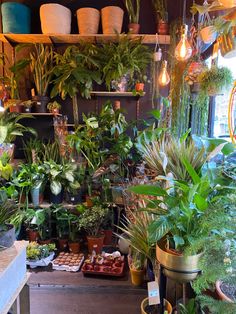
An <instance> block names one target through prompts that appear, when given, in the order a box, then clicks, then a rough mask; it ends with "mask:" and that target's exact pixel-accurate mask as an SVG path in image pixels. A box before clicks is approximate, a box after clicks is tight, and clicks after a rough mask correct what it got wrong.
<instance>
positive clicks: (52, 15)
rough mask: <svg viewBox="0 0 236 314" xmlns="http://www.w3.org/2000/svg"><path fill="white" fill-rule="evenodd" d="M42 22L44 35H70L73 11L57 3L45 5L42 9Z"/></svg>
mask: <svg viewBox="0 0 236 314" xmlns="http://www.w3.org/2000/svg"><path fill="white" fill-rule="evenodd" d="M40 20H41V28H42V33H43V34H70V32H71V11H70V10H69V9H68V8H66V7H64V6H63V5H60V4H57V3H49V4H43V5H41V7H40Z"/></svg>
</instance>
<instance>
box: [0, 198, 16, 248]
mask: <svg viewBox="0 0 236 314" xmlns="http://www.w3.org/2000/svg"><path fill="white" fill-rule="evenodd" d="M16 211H17V207H16V206H15V204H14V203H13V202H11V201H7V200H5V201H3V202H1V203H0V248H1V250H2V249H6V248H9V247H11V246H12V245H13V244H14V241H15V227H14V226H13V225H11V224H9V223H8V222H9V220H10V219H11V218H12V217H13V216H14V215H15V213H16Z"/></svg>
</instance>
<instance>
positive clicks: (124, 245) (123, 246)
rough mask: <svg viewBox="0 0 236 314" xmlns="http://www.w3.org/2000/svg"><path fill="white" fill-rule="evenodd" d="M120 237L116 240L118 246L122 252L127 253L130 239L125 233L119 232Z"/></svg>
mask: <svg viewBox="0 0 236 314" xmlns="http://www.w3.org/2000/svg"><path fill="white" fill-rule="evenodd" d="M121 236H122V238H120V239H119V241H118V247H119V250H120V252H121V253H122V254H129V246H130V241H129V240H128V236H127V235H126V234H125V233H122V234H121Z"/></svg>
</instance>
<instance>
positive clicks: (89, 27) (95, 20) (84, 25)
mask: <svg viewBox="0 0 236 314" xmlns="http://www.w3.org/2000/svg"><path fill="white" fill-rule="evenodd" d="M76 13H77V21H78V28H79V33H80V34H81V35H89V34H98V27H99V21H100V12H99V11H98V10H97V9H94V8H81V9H79V10H77V12H76Z"/></svg>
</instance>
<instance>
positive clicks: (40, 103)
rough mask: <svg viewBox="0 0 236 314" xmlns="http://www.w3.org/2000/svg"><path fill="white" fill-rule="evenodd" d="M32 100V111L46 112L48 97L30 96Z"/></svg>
mask: <svg viewBox="0 0 236 314" xmlns="http://www.w3.org/2000/svg"><path fill="white" fill-rule="evenodd" d="M32 100H33V102H34V107H33V108H34V111H35V112H37V113H46V112H47V104H48V103H49V101H50V98H49V97H47V96H34V97H33V98H32Z"/></svg>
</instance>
